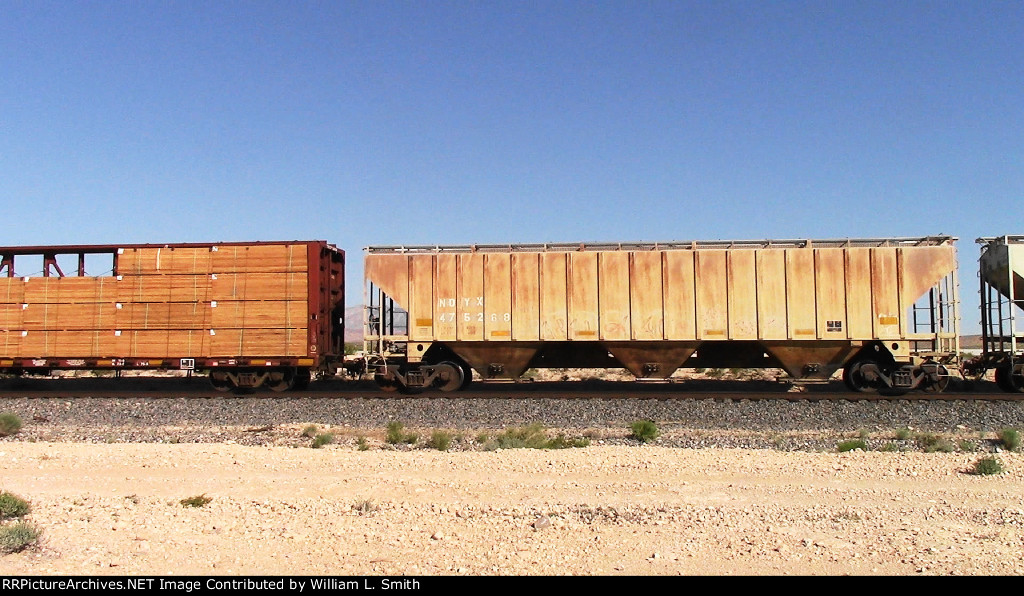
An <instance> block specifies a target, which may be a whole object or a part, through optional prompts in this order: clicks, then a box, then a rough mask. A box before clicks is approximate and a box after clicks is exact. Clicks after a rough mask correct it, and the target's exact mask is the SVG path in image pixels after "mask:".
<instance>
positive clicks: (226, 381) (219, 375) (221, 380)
mask: <svg viewBox="0 0 1024 596" xmlns="http://www.w3.org/2000/svg"><path fill="white" fill-rule="evenodd" d="M210 384H211V385H213V388H214V389H216V390H217V391H223V392H227V391H231V390H232V389H234V387H235V384H234V383H232V382H231V378H230V377H228V373H226V372H224V371H220V370H214V371H210Z"/></svg>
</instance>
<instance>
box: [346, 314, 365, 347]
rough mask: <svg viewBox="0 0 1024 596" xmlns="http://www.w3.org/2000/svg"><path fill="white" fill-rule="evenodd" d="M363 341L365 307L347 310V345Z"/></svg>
mask: <svg viewBox="0 0 1024 596" xmlns="http://www.w3.org/2000/svg"><path fill="white" fill-rule="evenodd" d="M361 341H363V305H362V304H357V305H356V306H349V307H347V308H345V343H351V342H361Z"/></svg>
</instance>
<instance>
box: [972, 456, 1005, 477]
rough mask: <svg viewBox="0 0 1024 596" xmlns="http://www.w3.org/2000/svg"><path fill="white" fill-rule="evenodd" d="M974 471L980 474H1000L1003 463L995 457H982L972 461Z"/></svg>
mask: <svg viewBox="0 0 1024 596" xmlns="http://www.w3.org/2000/svg"><path fill="white" fill-rule="evenodd" d="M974 473H975V474H978V475H981V476H987V475H991V474H1002V473H1003V464H1002V463H1000V461H999V460H998V459H996V458H995V457H983V458H981V459H979V460H978V461H976V462H974Z"/></svg>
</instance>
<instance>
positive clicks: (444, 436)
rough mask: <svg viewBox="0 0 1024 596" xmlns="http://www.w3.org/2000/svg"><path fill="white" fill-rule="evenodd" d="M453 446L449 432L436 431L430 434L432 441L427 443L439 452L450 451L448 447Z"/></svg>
mask: <svg viewBox="0 0 1024 596" xmlns="http://www.w3.org/2000/svg"><path fill="white" fill-rule="evenodd" d="M451 444H452V435H451V433H449V432H445V431H443V430H435V431H434V432H433V433H431V434H430V440H429V441H427V445H429V446H430V447H432V448H434V449H437V450H438V451H448V447H450V446H451Z"/></svg>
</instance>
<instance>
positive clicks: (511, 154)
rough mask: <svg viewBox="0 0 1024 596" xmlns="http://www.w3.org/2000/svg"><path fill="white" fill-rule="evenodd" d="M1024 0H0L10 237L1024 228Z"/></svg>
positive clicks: (968, 241)
mask: <svg viewBox="0 0 1024 596" xmlns="http://www.w3.org/2000/svg"><path fill="white" fill-rule="evenodd" d="M1022 42H1024V4H1022V3H1020V2H994V1H993V2H987V1H986V2H944V1H934V0H932V1H912V0H911V1H903V2H891V1H883V2H858V1H843V2H788V1H771V2H769V1H741V2H732V1H725V0H720V1H707V2H690V1H682V0H679V1H674V2H640V1H622V2H559V1H539V2H538V1H530V2H442V1H417V2H385V1H380V2H376V1H375V2H370V1H364V2H342V1H334V2H257V1H250V2H229V1H218V2H171V1H167V2H144V1H136V2H123V3H122V2H106V1H104V2H99V1H97V2H44V1H40V0H35V1H28V2H19V1H11V0H0V200H2V203H3V206H4V221H5V225H4V238H3V240H2V241H0V244H4V245H25V244H80V243H81V244H108V243H114V244H116V243H136V242H159V243H163V242H208V241H249V240H292V239H303V240H304V239H324V240H328V241H330V242H332V243H335V244H337V245H338V246H340V247H341V248H343V249H345V250H346V251H347V253H348V255H349V264H350V267H349V275H348V280H349V287H350V289H351V290H355V291H351V292H350V296H349V299H348V303H349V304H355V303H358V302H359V301H360V300H361V296H360V295H359V294H360V292H359V291H358V290H357V288H359V287H360V282H361V277H362V270H361V265H360V261H361V256H362V255H361V249H362V248H363V247H364V246H366V245H371V244H435V243H440V244H458V243H520V242H524V243H532V242H549V241H550V242H557V241H640V240H647V241H669V240H691V239H699V240H705V239H706V240H716V239H760V238H836V237H880V236H918V235H930V234H950V235H954V236H958V237H959V238H961V241H960V243H959V246H960V254H961V263H962V269H961V290H962V292H961V293H962V295H963V297H964V300H965V309H964V313H963V319H964V324H965V327H968V328H969V327H972V326H975V327H976V325H977V322H976V319H977V318H978V317H977V310H976V309H977V298H976V296H974V294H976V281H975V275H974V271H975V259H976V257H977V253H978V249H977V247H976V246H975V245H974V239H975V238H976V237H978V236H991V235H1001V234H1020V233H1024V222H1022V221H1021V218H1020V213H1021V211H1020V205H1021V197H1022V196H1024V192H1022V191H1024V167H1022V166H1024V150H1022V146H1024V134H1022V131H1024V52H1022V51H1021V47H1022Z"/></svg>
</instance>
